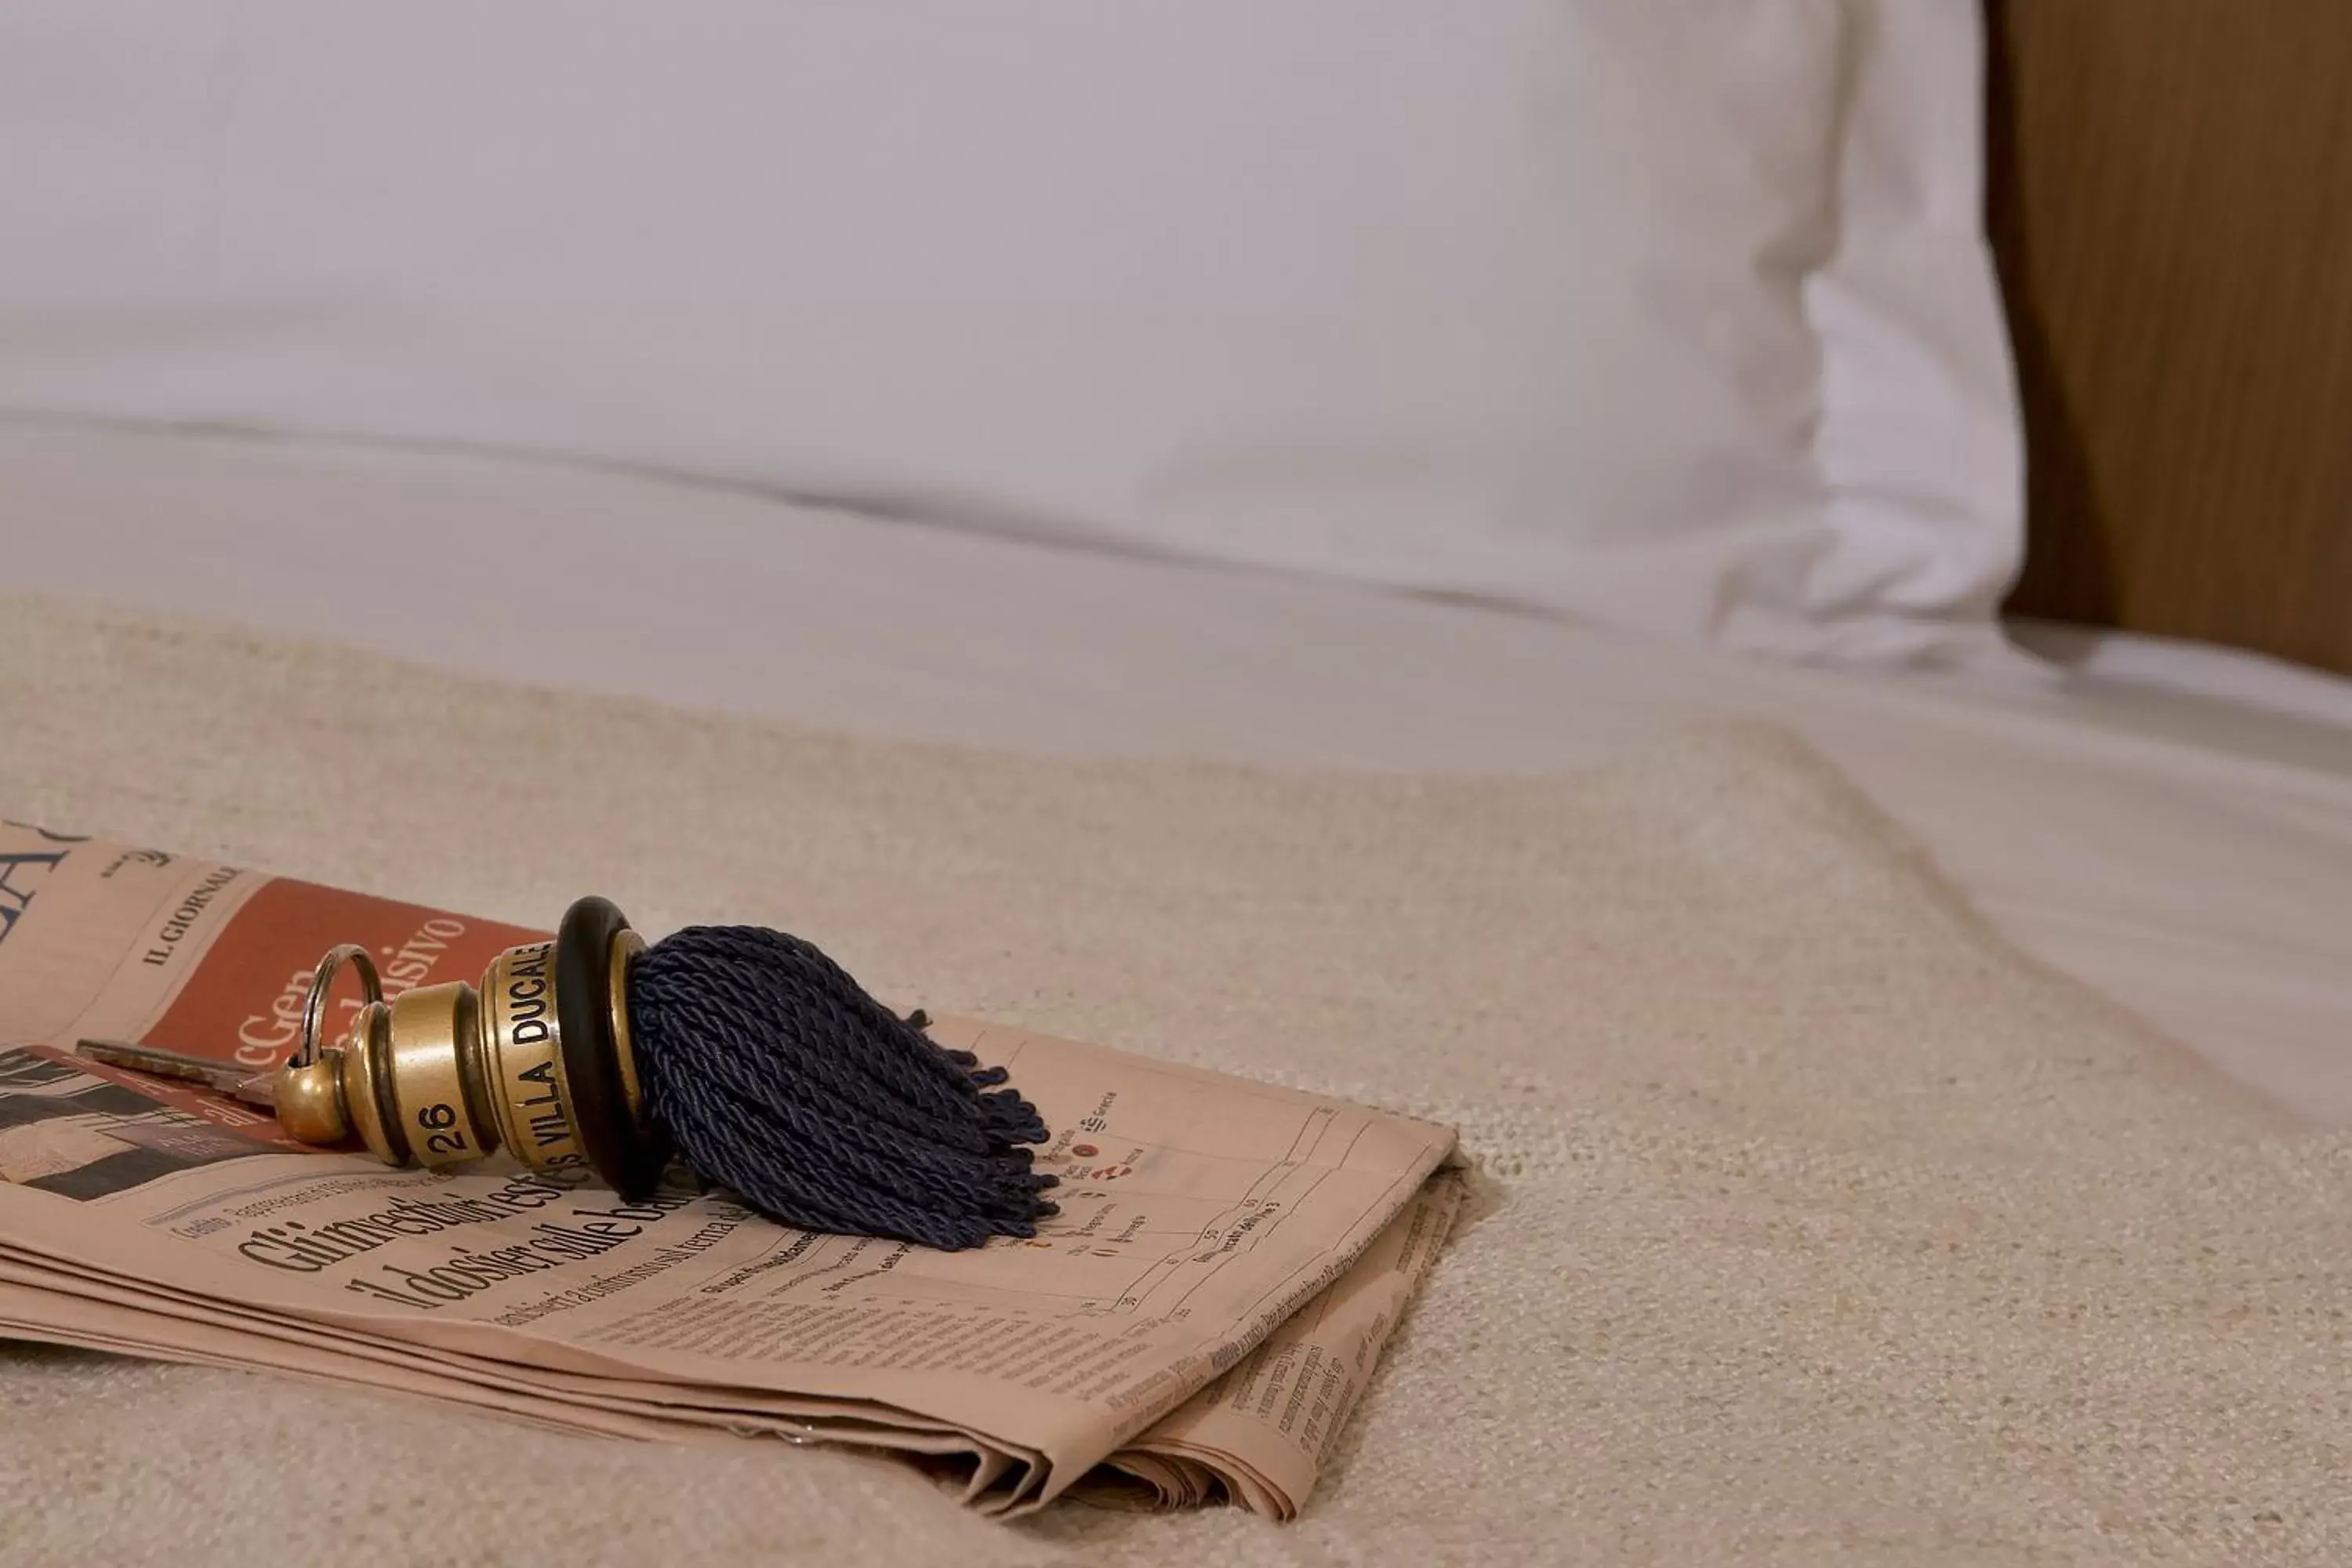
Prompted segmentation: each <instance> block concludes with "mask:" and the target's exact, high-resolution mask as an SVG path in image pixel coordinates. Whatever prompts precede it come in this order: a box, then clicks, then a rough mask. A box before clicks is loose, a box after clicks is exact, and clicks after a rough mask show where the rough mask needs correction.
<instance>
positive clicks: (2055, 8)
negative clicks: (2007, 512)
mask: <svg viewBox="0 0 2352 1568" xmlns="http://www.w3.org/2000/svg"><path fill="white" fill-rule="evenodd" d="M1988 10H1989V13H1990V20H1991V24H1992V59H1991V79H1990V93H1991V100H1990V101H1991V142H1990V150H1991V166H1990V180H1989V185H1988V193H1987V200H1988V214H1989V218H1990V229H1991V234H1992V239H1993V247H1994V250H1995V253H1996V255H1997V256H1998V258H1999V260H2000V276H2001V285H2002V289H2003V290H2004V292H2005V294H2006V296H2007V299H2008V305H2009V313H2010V321H2011V333H2012V336H2013V339H2014V341H2015V342H2016V346H2017V356H2018V371H2019V375H2020V378H2021V385H2022V391H2023V395H2024V404H2025V418H2026V436H2027V466H2028V472H2029V479H2028V485H2027V489H2028V510H2027V520H2028V522H2027V531H2028V539H2029V546H2028V555H2027V562H2026V568H2025V573H2024V576H2023V579H2022V581H2021V583H2020V584H2019V586H2018V589H2017V592H2016V594H2015V595H2013V596H2012V598H2011V602H2010V608H2011V610H2012V611H2014V612H2015V613H2018V614H2021V615H2032V616H2049V617H2053V618H2055V619H2061V620H2072V621H2084V622H2090V623H2094V624H2096V625H2101V626H2123V627H2126V628H2129V629H2131V630H2135V631H2147V632H2159V633H2167V634H2170V635H2174V636H2179V637H2201V638H2207V639H2210V640H2212V641H2217V642H2225V643H2234V644H2238V645H2241V646H2243V647H2253V648H2260V649H2263V650H2264V651H2266V652H2270V653H2274V654H2279V655H2282V656H2284V657H2286V658H2295V659H2300V660H2303V661H2305V662H2306V663H2310V664H2316V665H2323V666H2326V667H2329V668H2336V669H2341V670H2352V0H1988Z"/></svg>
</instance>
